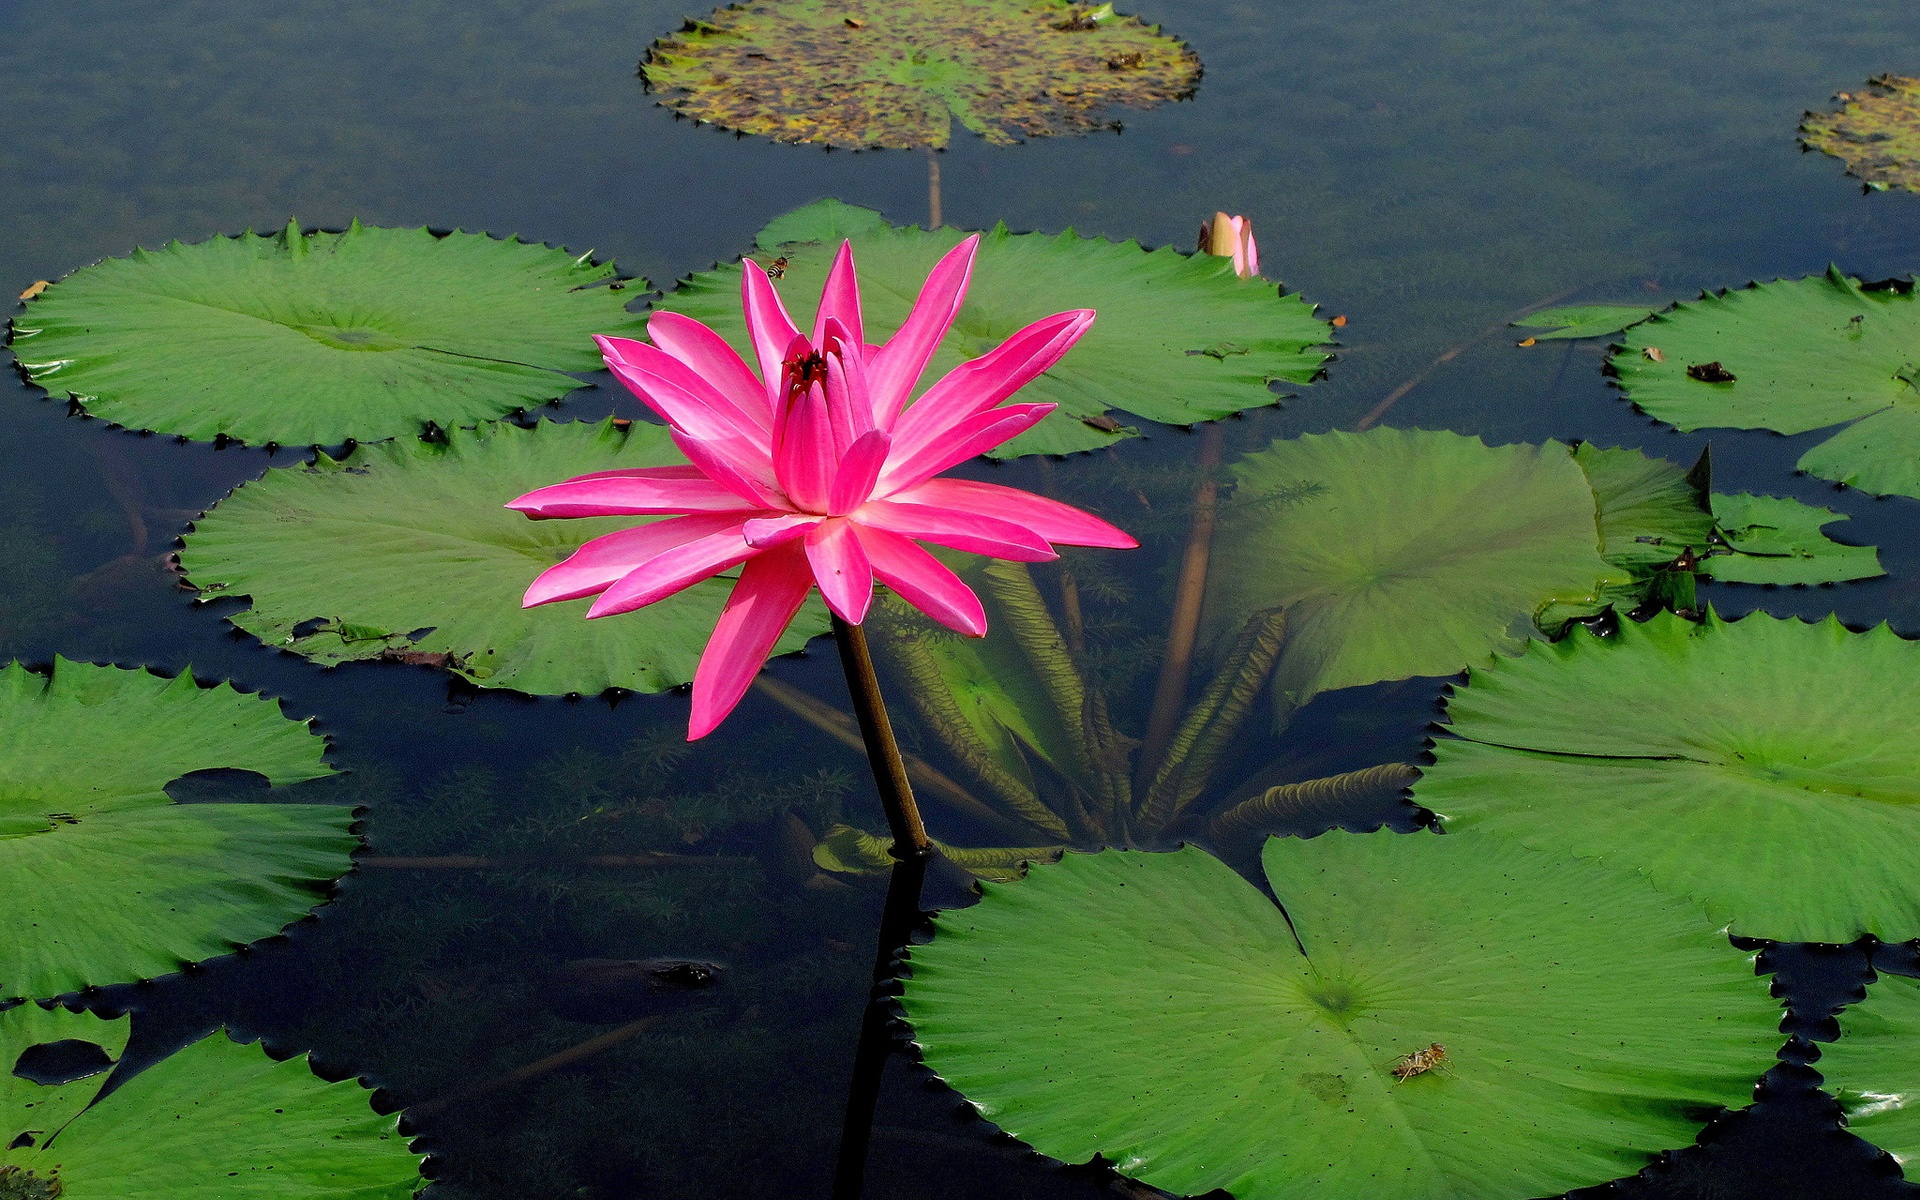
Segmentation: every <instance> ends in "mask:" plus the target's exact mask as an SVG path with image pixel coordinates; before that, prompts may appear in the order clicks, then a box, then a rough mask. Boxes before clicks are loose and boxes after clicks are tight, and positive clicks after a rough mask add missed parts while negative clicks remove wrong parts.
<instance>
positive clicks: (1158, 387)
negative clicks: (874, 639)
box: [660, 200, 1333, 458]
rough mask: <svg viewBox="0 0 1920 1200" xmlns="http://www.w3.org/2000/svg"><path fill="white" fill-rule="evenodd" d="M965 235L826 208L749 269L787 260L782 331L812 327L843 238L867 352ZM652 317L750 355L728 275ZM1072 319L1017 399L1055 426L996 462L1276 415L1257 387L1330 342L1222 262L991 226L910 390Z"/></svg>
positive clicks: (689, 287) (1298, 305) (1297, 368)
mask: <svg viewBox="0 0 1920 1200" xmlns="http://www.w3.org/2000/svg"><path fill="white" fill-rule="evenodd" d="M963 236H964V235H963V234H961V233H960V232H959V231H957V230H953V229H936V230H934V231H933V232H931V233H929V232H926V231H924V230H921V229H915V228H904V229H901V228H895V227H893V226H891V225H888V224H886V223H885V222H884V221H883V220H881V219H880V217H879V214H877V213H874V212H872V211H871V210H869V209H863V208H857V207H855V206H853V205H849V204H842V203H840V202H839V201H836V200H823V201H820V202H818V203H816V204H811V205H808V206H807V207H806V208H803V209H800V210H799V211H797V212H793V213H788V214H787V215H786V216H784V217H781V218H779V219H777V220H775V221H774V222H773V223H772V224H770V225H768V226H767V228H766V229H764V230H762V231H761V233H760V238H759V244H760V249H761V252H762V253H761V256H760V260H759V261H760V262H761V265H763V266H765V265H767V264H768V263H771V262H772V261H773V259H774V256H776V255H783V256H785V258H786V259H787V265H786V269H785V275H784V277H783V279H782V280H781V281H780V282H779V283H778V284H777V285H776V286H777V287H778V288H779V289H780V296H781V299H782V300H783V301H784V302H785V303H786V305H787V308H788V311H790V312H791V313H792V314H793V319H794V320H795V321H796V322H798V323H799V324H800V325H801V326H802V327H805V328H811V326H812V321H813V314H814V310H815V309H816V308H817V307H818V305H819V300H820V288H821V285H822V284H823V283H824V282H825V280H826V275H827V268H828V266H830V265H831V263H832V260H833V254H834V252H835V251H836V250H837V249H838V248H839V245H840V242H841V240H842V239H843V238H844V239H850V240H851V241H852V242H853V249H854V254H855V256H856V261H857V263H858V266H859V272H860V299H861V304H862V307H863V310H864V316H865V319H866V331H867V338H868V340H870V341H874V342H878V341H880V340H882V339H884V338H888V337H891V336H893V333H894V331H895V330H897V329H898V328H899V327H900V325H901V323H902V322H904V321H905V320H906V319H907V313H908V312H909V311H910V310H911V309H912V306H913V300H914V297H915V296H917V295H918V294H919V292H920V286H921V284H922V283H923V282H925V280H926V277H927V272H928V271H930V270H932V268H933V264H934V263H935V262H937V261H939V259H940V256H941V255H943V254H945V253H946V252H947V251H948V250H951V249H952V248H953V247H954V246H955V245H956V244H958V243H959V241H960V239H961V238H962V237H963ZM660 306H661V307H662V308H668V309H672V310H673V311H675V312H681V313H685V314H686V315H688V316H690V317H694V318H696V319H698V320H701V321H704V322H706V323H707V324H708V325H710V326H712V327H713V328H714V329H716V330H718V331H719V332H720V333H721V334H722V335H724V336H725V337H726V339H727V340H728V341H729V342H732V343H733V345H734V346H735V347H736V348H738V349H740V350H741V351H742V353H743V354H745V353H748V352H749V350H750V347H749V346H748V343H747V338H746V326H745V323H744V322H743V320H742V318H741V315H740V268H739V267H738V266H737V265H732V266H724V267H719V268H717V269H715V270H712V271H703V272H700V273H699V274H696V275H694V276H692V277H691V278H689V279H688V280H686V281H685V282H684V283H682V284H681V285H680V287H679V288H678V289H676V290H675V291H674V292H673V293H672V294H670V295H668V296H667V297H666V298H665V299H664V300H662V301H661V302H660ZM1075 308H1091V309H1094V310H1096V311H1097V312H1098V313H1099V317H1098V318H1097V319H1096V320H1095V321H1094V323H1093V328H1092V329H1090V330H1089V331H1088V332H1087V334H1086V336H1085V337H1083V338H1081V339H1080V342H1079V344H1078V345H1077V346H1075V347H1074V348H1073V350H1071V351H1070V352H1069V353H1068V354H1067V356H1066V358H1064V359H1062V360H1061V361H1060V362H1059V363H1058V364H1057V365H1056V366H1055V367H1054V368H1053V369H1052V370H1050V371H1048V372H1047V373H1046V374H1044V375H1042V376H1041V377H1040V378H1038V379H1036V380H1034V381H1033V382H1032V383H1029V384H1028V385H1027V386H1026V387H1024V388H1022V389H1021V390H1020V396H1019V398H1020V399H1021V400H1022V401H1028V402H1034V401H1048V402H1051V403H1054V404H1058V405H1059V406H1060V411H1058V412H1056V413H1054V414H1053V415H1052V416H1049V417H1048V418H1047V419H1046V420H1044V421H1042V422H1041V423H1040V424H1039V425H1037V426H1035V427H1034V428H1032V429H1030V430H1028V431H1027V432H1026V433H1024V434H1022V435H1020V436H1019V437H1017V438H1015V439H1014V440H1013V441H1011V442H1009V443H1007V444H1006V445H1005V446H1002V447H1000V448H999V449H998V450H995V451H994V452H993V455H994V457H996V458H1012V457H1016V456H1018V455H1022V454H1071V453H1073V452H1075V451H1078V450H1091V449H1095V448H1097V447H1100V446H1104V445H1108V444H1110V443H1112V442H1115V441H1118V440H1119V439H1121V438H1125V437H1134V436H1137V433H1138V431H1137V430H1134V429H1129V428H1125V427H1122V426H1119V425H1118V424H1117V423H1116V422H1114V421H1113V420H1112V418H1110V417H1107V416H1106V415H1105V414H1106V412H1107V410H1108V409H1109V408H1113V409H1118V410H1121V411H1123V412H1128V413H1132V414H1133V415H1135V416H1138V417H1143V418H1145V419H1147V420H1149V421H1159V422H1161V423H1163V424H1167V425H1191V424H1193V423H1194V422H1196V421H1212V420H1217V419H1218V418H1220V417H1225V416H1229V415H1231V414H1233V413H1236V412H1242V411H1245V410H1246V409H1250V408H1264V407H1267V406H1269V405H1273V404H1277V403H1279V398H1278V397H1277V396H1276V395H1275V394H1274V393H1273V392H1272V391H1271V390H1269V388H1268V386H1267V385H1268V384H1269V383H1273V382H1277V381H1284V382H1288V383H1301V384H1303V383H1306V382H1308V381H1309V380H1311V379H1312V378H1313V377H1314V375H1315V374H1317V373H1318V372H1319V370H1320V365H1321V364H1322V363H1324V362H1325V361H1326V360H1327V355H1326V354H1324V353H1322V352H1320V351H1319V350H1317V349H1314V347H1317V346H1320V345H1324V344H1326V343H1328V342H1330V341H1332V340H1333V336H1332V331H1333V327H1332V326H1331V325H1329V324H1328V323H1327V322H1325V321H1322V320H1319V319H1317V318H1315V317H1314V315H1313V311H1314V310H1313V306H1312V305H1310V304H1308V303H1306V302H1305V301H1304V300H1302V299H1300V297H1299V296H1297V295H1291V296H1289V295H1282V294H1281V293H1280V290H1279V288H1278V286H1277V285H1275V284H1273V283H1270V282H1267V281H1266V280H1261V279H1241V278H1239V277H1238V276H1236V275H1235V274H1234V273H1233V260H1232V259H1229V258H1222V257H1219V256H1216V255H1211V254H1193V255H1188V254H1181V253H1179V252H1178V251H1176V250H1173V249H1172V248H1170V247H1164V246H1163V247H1161V248H1160V249H1158V250H1153V251H1144V250H1142V249H1141V247H1140V246H1139V244H1138V243H1135V242H1109V241H1107V240H1105V239H1104V238H1086V237H1081V236H1079V235H1078V234H1075V233H1073V232H1072V231H1071V230H1069V231H1068V232H1066V233H1063V234H1060V235H1059V236H1058V237H1054V236H1051V235H1048V234H1042V233H1012V232H1009V231H1008V229H1007V228H1006V226H1004V225H1001V226H996V227H995V228H994V229H992V230H989V231H988V232H987V233H985V234H983V235H982V236H981V239H980V253H979V257H978V258H977V259H976V260H975V263H974V269H973V283H972V286H971V287H970V288H969V289H968V291H967V300H966V304H965V306H964V307H962V308H961V310H960V316H959V319H958V320H957V321H955V322H954V326H953V329H952V330H951V331H950V332H949V333H948V334H947V336H946V339H945V340H944V341H942V342H941V344H940V348H939V350H938V351H937V352H936V353H935V354H934V357H933V362H932V364H931V365H930V366H929V367H928V369H927V372H926V374H925V375H924V376H923V377H922V379H921V383H922V385H923V386H931V385H932V384H933V382H934V381H935V380H937V379H939V378H940V377H941V376H942V375H944V374H946V373H947V372H948V371H950V370H952V369H953V368H954V367H956V366H958V365H959V364H960V363H961V362H962V361H963V360H965V359H969V358H977V357H979V356H980V355H982V354H985V353H986V352H987V351H989V350H991V349H993V348H994V347H995V346H998V345H999V344H1000V343H1001V342H1002V341H1004V340H1005V339H1006V338H1007V337H1008V336H1010V335H1011V334H1013V333H1014V332H1016V331H1017V330H1019V329H1020V328H1022V327H1023V326H1025V325H1026V324H1028V323H1029V322H1031V321H1036V320H1039V319H1040V318H1041V317H1045V316H1049V315H1051V314H1053V313H1056V312H1063V311H1065V310H1068V309H1075ZM749 361H751V357H750V356H749ZM1089 422H1092V423H1091V424H1090V423H1089Z"/></svg>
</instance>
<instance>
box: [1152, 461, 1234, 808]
mask: <svg viewBox="0 0 1920 1200" xmlns="http://www.w3.org/2000/svg"><path fill="white" fill-rule="evenodd" d="M1220 442H1221V434H1220V426H1219V425H1217V424H1210V425H1207V426H1206V427H1204V428H1203V429H1202V430H1201V431H1200V455H1199V458H1198V465H1199V467H1200V471H1201V476H1200V484H1199V486H1198V487H1196V488H1194V490H1193V522H1192V524H1190V525H1189V526H1187V548H1186V553H1185V554H1184V555H1182V557H1181V560H1180V581H1179V583H1177V584H1175V585H1174V589H1173V617H1172V619H1171V620H1170V621H1169V622H1168V623H1167V651H1166V655H1165V656H1164V657H1163V658H1162V659H1161V660H1160V680H1159V682H1158V683H1157V684H1155V685H1154V689H1153V709H1152V711H1151V713H1150V714H1149V715H1148V717H1147V735H1146V737H1145V738H1143V739H1141V743H1140V757H1139V758H1138V759H1136V760H1135V762H1134V769H1135V775H1134V794H1135V795H1138V796H1144V795H1146V793H1147V789H1148V787H1150V786H1151V785H1152V783H1153V779H1154V776H1155V775H1156V774H1158V773H1159V770H1160V760H1161V758H1162V757H1164V756H1165V755H1166V752H1167V743H1168V742H1170V741H1171V740H1172V739H1173V731H1174V727H1175V726H1176V725H1177V724H1178V723H1179V720H1180V701H1181V700H1182V699H1183V698H1184V697H1185V696H1186V694H1187V673H1188V672H1189V671H1190V670H1191V669H1192V667H1193V643H1194V640H1195V639H1196V638H1197V637H1198V636H1199V632H1200V601H1201V599H1202V597H1203V596H1204V595H1205V593H1206V588H1207V560H1208V558H1209V557H1210V556H1211V555H1212V553H1213V524H1214V514H1215V512H1216V511H1217V510H1218V508H1219V500H1220V481H1219V478H1218V472H1219V468H1220Z"/></svg>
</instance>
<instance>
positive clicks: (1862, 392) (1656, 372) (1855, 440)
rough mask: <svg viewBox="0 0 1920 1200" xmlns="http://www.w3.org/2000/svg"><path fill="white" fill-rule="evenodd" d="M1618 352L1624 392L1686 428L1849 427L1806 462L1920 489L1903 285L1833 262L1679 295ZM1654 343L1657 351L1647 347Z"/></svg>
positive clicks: (1917, 359)
mask: <svg viewBox="0 0 1920 1200" xmlns="http://www.w3.org/2000/svg"><path fill="white" fill-rule="evenodd" d="M1624 341H1625V346H1624V348H1623V349H1621V350H1620V351H1619V352H1618V353H1617V354H1615V355H1614V356H1613V358H1612V360H1611V363H1612V367H1613V370H1614V371H1615V372H1616V374H1617V375H1618V377H1619V380H1620V386H1621V388H1622V389H1623V390H1624V391H1625V392H1626V394H1627V397H1628V399H1630V400H1632V401H1633V402H1634V403H1635V404H1636V405H1638V406H1639V407H1640V408H1641V409H1643V410H1644V411H1645V412H1646V413H1647V414H1648V415H1650V416H1652V417H1655V418H1657V419H1659V420H1662V421H1665V422H1667V423H1668V424H1671V425H1675V426H1678V427H1679V428H1681V429H1686V430H1692V429H1699V428H1702V427H1703V426H1710V425H1725V426H1732V427H1733V428H1736V429H1771V430H1773V431H1775V432H1776V433H1805V432H1807V431H1809V430H1813V429H1819V428H1822V427H1824V426H1828V425H1839V424H1842V423H1845V424H1846V426H1847V427H1846V428H1845V429H1843V430H1841V431H1840V432H1839V433H1837V434H1835V435H1834V436H1833V437H1830V438H1828V439H1827V440H1826V441H1824V442H1822V443H1820V444H1819V445H1817V446H1815V447H1813V448H1812V449H1811V450H1808V451H1807V452H1806V453H1805V454H1803V455H1801V456H1800V462H1799V468H1800V469H1801V470H1802V471H1806V472H1807V473H1809V474H1811V475H1817V476H1819V477H1820V478H1822V479H1831V480H1833V481H1834V482H1836V483H1844V484H1847V485H1849V486H1851V487H1857V488H1860V489H1861V490H1862V491H1868V492H1874V493H1878V494H1888V493H1893V494H1898V495H1902V496H1920V390H1916V388H1915V384H1916V381H1920V365H1916V364H1920V303H1916V301H1915V298H1914V295H1913V288H1912V286H1911V285H1908V284H1898V283H1895V282H1894V281H1887V282H1886V283H1882V284H1862V283H1861V282H1860V281H1859V280H1857V279H1850V278H1848V277H1847V276H1846V275H1845V274H1843V273H1842V272H1841V271H1840V270H1839V269H1838V268H1835V267H1829V268H1828V269H1827V272H1826V274H1824V275H1809V276H1807V277H1806V278H1804V279H1781V280H1775V281H1774V282H1772V283H1760V284H1754V285H1752V286H1750V287H1745V288H1739V289H1736V290H1733V291H1726V292H1720V293H1718V294H1709V295H1705V296H1702V297H1701V298H1700V299H1699V300H1696V301H1692V302H1688V303H1681V304H1677V305H1675V306H1674V307H1673V308H1672V309H1670V310H1668V311H1666V312H1663V313H1661V314H1659V315H1658V316H1655V317H1654V318H1652V319H1651V320H1649V321H1647V322H1645V323H1644V324H1640V325H1636V326H1634V327H1633V328H1632V329H1631V330H1629V331H1628V332H1627V336H1626V338H1625V339H1624ZM1656 347H1657V348H1658V349H1659V351H1660V355H1659V357H1658V358H1656V357H1654V356H1653V355H1651V354H1649V353H1648V351H1649V350H1650V349H1653V348H1656Z"/></svg>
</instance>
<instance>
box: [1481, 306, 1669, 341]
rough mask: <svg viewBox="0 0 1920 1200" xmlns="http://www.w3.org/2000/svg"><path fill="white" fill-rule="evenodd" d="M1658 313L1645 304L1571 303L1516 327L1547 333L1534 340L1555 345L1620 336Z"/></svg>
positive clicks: (1523, 320)
mask: <svg viewBox="0 0 1920 1200" xmlns="http://www.w3.org/2000/svg"><path fill="white" fill-rule="evenodd" d="M1655 311H1656V310H1654V309H1652V308H1649V307H1647V306H1646V305H1644V304H1569V305H1567V306H1566V307H1565V308H1543V309H1541V310H1539V311H1538V312H1531V313H1528V314H1527V315H1526V316H1524V317H1522V318H1521V319H1520V320H1518V321H1515V322H1514V324H1515V325H1520V326H1524V327H1526V328H1528V329H1540V330H1545V331H1546V332H1543V333H1536V334H1534V335H1533V340H1534V341H1536V342H1552V341H1562V340H1566V339H1570V338H1590V337H1600V336H1601V335H1603V334H1608V333H1619V332H1620V331H1621V330H1622V329H1625V328H1626V327H1627V326H1629V325H1636V324H1638V323H1639V322H1641V321H1644V320H1646V319H1647V318H1648V317H1650V316H1652V315H1653V314H1654V312H1655Z"/></svg>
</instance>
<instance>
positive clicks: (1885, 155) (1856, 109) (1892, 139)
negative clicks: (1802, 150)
mask: <svg viewBox="0 0 1920 1200" xmlns="http://www.w3.org/2000/svg"><path fill="white" fill-rule="evenodd" d="M1845 99H1846V103H1845V105H1844V107H1842V108H1841V109H1840V111H1838V112H1826V113H1815V112H1810V113H1808V114H1806V116H1805V117H1803V118H1801V121H1800V141H1801V143H1802V144H1803V145H1806V146H1809V147H1811V148H1812V149H1815V150H1818V151H1820V152H1821V153H1823V154H1831V155H1832V156H1833V157H1835V158H1837V159H1839V160H1840V161H1842V162H1844V163H1846V164H1847V174H1849V175H1852V176H1854V177H1855V178H1857V179H1860V180H1862V181H1864V182H1866V183H1867V184H1869V185H1878V186H1879V187H1883V188H1884V187H1899V188H1906V189H1907V190H1908V191H1920V79H1912V78H1909V77H1907V76H1905V75H1894V74H1890V73H1889V74H1886V75H1876V76H1874V77H1873V78H1872V79H1869V80H1867V88H1866V90H1865V91H1863V92H1854V93H1852V94H1851V95H1849V96H1847V97H1846V98H1845Z"/></svg>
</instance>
